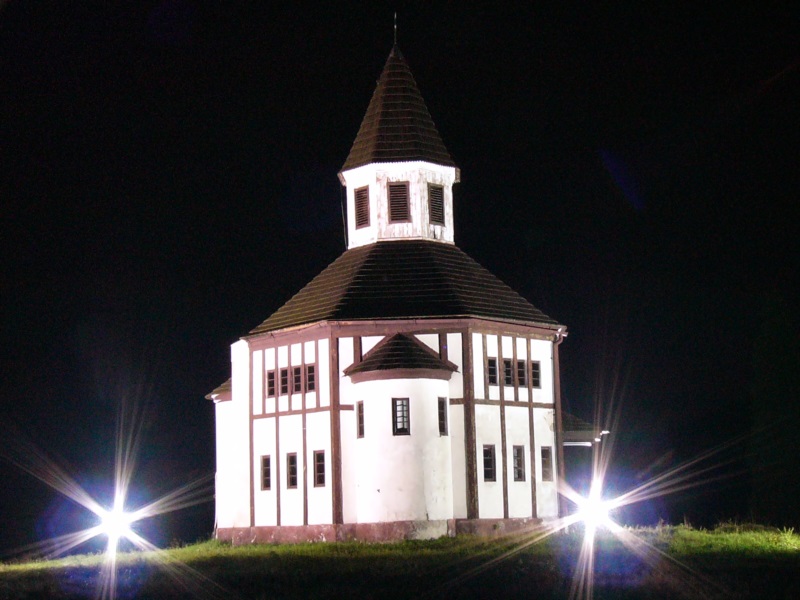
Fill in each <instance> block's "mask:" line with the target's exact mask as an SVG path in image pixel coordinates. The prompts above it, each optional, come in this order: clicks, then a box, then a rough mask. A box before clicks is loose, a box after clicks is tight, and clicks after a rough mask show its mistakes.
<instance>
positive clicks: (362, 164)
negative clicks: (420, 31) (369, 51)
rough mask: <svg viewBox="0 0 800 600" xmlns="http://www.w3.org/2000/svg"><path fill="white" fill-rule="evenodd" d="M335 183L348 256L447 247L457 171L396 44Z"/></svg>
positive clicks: (451, 232)
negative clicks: (410, 246)
mask: <svg viewBox="0 0 800 600" xmlns="http://www.w3.org/2000/svg"><path fill="white" fill-rule="evenodd" d="M339 179H340V180H341V182H342V185H344V186H346V187H347V209H348V210H347V213H348V226H347V229H348V247H349V248H354V247H358V246H363V245H365V244H370V243H373V242H377V241H381V240H396V239H430V240H436V241H442V242H445V243H451V244H452V243H453V194H452V186H453V184H454V183H457V182H458V181H459V171H458V168H457V167H456V164H455V162H454V161H453V158H452V157H451V156H450V153H449V152H448V151H447V148H445V145H444V142H442V138H441V136H440V135H439V132H438V131H437V130H436V126H435V125H434V123H433V119H432V118H431V115H430V113H429V112H428V107H427V106H426V105H425V101H424V100H423V99H422V94H420V92H419V88H418V87H417V83H416V81H415V80H414V76H413V75H412V74H411V69H410V68H409V66H408V63H407V62H406V60H405V58H404V57H403V54H402V53H401V52H400V49H399V48H398V47H397V45H396V44H395V45H394V47H393V48H392V51H391V52H390V53H389V58H388V59H387V60H386V64H385V66H384V67H383V72H382V73H381V76H380V78H379V79H378V85H377V87H376V88H375V92H374V93H373V95H372V100H371V101H370V103H369V106H368V108H367V112H366V114H365V115H364V119H363V121H362V122H361V127H360V128H359V130H358V134H357V135H356V139H355V141H354V142H353V146H352V148H351V150H350V154H349V155H348V157H347V160H345V162H344V165H343V166H342V170H341V172H340V173H339Z"/></svg>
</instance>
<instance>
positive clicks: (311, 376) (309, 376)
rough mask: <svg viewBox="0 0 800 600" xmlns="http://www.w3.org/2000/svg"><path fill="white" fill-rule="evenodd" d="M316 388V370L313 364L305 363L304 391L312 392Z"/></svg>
mask: <svg viewBox="0 0 800 600" xmlns="http://www.w3.org/2000/svg"><path fill="white" fill-rule="evenodd" d="M315 389H317V370H316V369H315V368H314V365H306V391H307V392H313V391H314V390H315Z"/></svg>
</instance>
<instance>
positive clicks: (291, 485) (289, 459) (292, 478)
mask: <svg viewBox="0 0 800 600" xmlns="http://www.w3.org/2000/svg"><path fill="white" fill-rule="evenodd" d="M286 489H287V490H296V489H297V452H287V453H286Z"/></svg>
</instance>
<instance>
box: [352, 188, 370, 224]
mask: <svg viewBox="0 0 800 600" xmlns="http://www.w3.org/2000/svg"><path fill="white" fill-rule="evenodd" d="M353 212H354V214H353V222H354V223H355V226H356V229H363V228H364V227H369V224H370V214H369V212H370V211H369V186H368V185H365V186H364V187H360V188H357V189H356V190H355V191H354V192H353ZM365 216H366V221H365V220H364V217H365Z"/></svg>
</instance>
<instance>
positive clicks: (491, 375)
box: [486, 358, 497, 385]
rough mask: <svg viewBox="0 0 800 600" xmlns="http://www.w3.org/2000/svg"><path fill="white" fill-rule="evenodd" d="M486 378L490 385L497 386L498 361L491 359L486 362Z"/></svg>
mask: <svg viewBox="0 0 800 600" xmlns="http://www.w3.org/2000/svg"><path fill="white" fill-rule="evenodd" d="M486 370H487V371H488V372H487V374H486V376H487V378H488V380H489V385H497V359H496V358H490V359H488V360H487V361H486Z"/></svg>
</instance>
